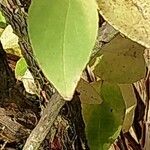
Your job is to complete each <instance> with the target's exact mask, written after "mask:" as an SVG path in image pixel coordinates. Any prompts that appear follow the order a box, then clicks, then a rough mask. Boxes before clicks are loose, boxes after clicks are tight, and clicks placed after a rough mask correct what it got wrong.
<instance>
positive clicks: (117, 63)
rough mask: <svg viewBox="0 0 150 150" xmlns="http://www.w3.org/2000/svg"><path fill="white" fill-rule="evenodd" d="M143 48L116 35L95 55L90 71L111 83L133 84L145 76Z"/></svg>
mask: <svg viewBox="0 0 150 150" xmlns="http://www.w3.org/2000/svg"><path fill="white" fill-rule="evenodd" d="M144 49H145V48H144V47H143V46H141V45H140V44H137V43H136V42H133V41H131V40H130V39H127V38H125V37H122V36H120V35H118V36H117V37H115V38H114V39H113V40H111V42H109V43H108V44H105V45H104V47H102V49H101V50H100V51H99V52H98V53H97V54H96V55H95V57H94V58H93V60H91V62H90V66H91V69H92V70H93V72H94V73H95V75H97V76H99V77H100V78H101V79H103V80H105V81H109V82H113V83H133V82H135V81H138V80H140V79H141V78H143V77H144V76H145V72H146V71H145V70H146V67H145V61H144V57H143V53H144V52H143V51H144Z"/></svg>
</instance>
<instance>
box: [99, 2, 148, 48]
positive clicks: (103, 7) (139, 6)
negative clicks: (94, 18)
mask: <svg viewBox="0 0 150 150" xmlns="http://www.w3.org/2000/svg"><path fill="white" fill-rule="evenodd" d="M97 1H98V4H99V9H100V13H101V15H102V16H103V17H104V19H105V20H106V21H108V22H109V23H110V24H111V25H112V26H113V27H115V28H116V29H118V30H119V31H120V32H122V33H123V34H124V35H126V36H127V37H129V38H131V39H132V40H134V41H136V42H138V43H140V44H142V45H143V46H146V47H147V48H150V0H109V1H107V0H97Z"/></svg>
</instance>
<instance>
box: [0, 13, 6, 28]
mask: <svg viewBox="0 0 150 150" xmlns="http://www.w3.org/2000/svg"><path fill="white" fill-rule="evenodd" d="M5 26H6V20H5V18H4V16H3V15H2V12H1V11H0V28H4V27H5Z"/></svg>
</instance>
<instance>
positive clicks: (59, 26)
mask: <svg viewBox="0 0 150 150" xmlns="http://www.w3.org/2000/svg"><path fill="white" fill-rule="evenodd" d="M28 24H29V27H28V29H29V36H30V39H31V43H32V45H33V49H34V52H35V55H36V57H37V59H38V62H39V64H40V66H41V68H42V69H43V71H44V73H45V75H46V76H47V78H48V79H49V80H50V81H51V82H52V83H53V85H54V86H55V88H56V89H57V90H58V92H59V93H60V94H61V95H62V96H63V98H64V99H66V100H70V99H71V98H72V96H73V93H74V90H75V87H76V86H77V83H78V81H79V79H80V75H81V73H82V71H83V69H84V68H85V66H86V64H87V62H88V61H89V58H90V54H91V51H92V48H93V47H94V44H95V40H96V36H97V30H98V14H97V5H96V2H95V0H63V1H62V0H42V1H41V0H33V3H32V4H31V7H30V10H29V18H28Z"/></svg>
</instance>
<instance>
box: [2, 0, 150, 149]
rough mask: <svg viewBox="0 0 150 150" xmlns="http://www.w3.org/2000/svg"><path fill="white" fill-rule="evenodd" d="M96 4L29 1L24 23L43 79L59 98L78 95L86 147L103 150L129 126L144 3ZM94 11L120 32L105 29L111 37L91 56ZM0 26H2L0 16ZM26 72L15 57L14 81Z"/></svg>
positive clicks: (145, 37)
mask: <svg viewBox="0 0 150 150" xmlns="http://www.w3.org/2000/svg"><path fill="white" fill-rule="evenodd" d="M97 1H98V6H97V5H96V2H95V0H43V1H41V0H33V2H32V4H31V7H30V9H29V16H28V22H27V23H28V32H29V37H30V40H31V44H32V47H33V50H34V54H35V57H36V59H37V61H38V63H39V65H40V66H41V69H42V70H43V72H44V74H45V75H46V77H47V78H48V80H49V81H50V82H51V83H52V84H53V85H54V87H55V88H56V90H57V91H58V92H59V93H60V95H61V96H62V97H63V98H64V100H71V98H72V96H73V94H74V91H75V90H76V91H77V92H78V93H79V97H80V99H81V103H82V104H81V105H82V114H83V118H84V121H85V126H86V135H87V138H88V143H89V146H90V148H91V149H92V150H108V149H109V147H110V145H111V144H112V143H113V142H114V141H115V140H116V139H117V137H118V135H119V133H120V131H121V130H122V131H123V132H128V131H129V129H130V128H131V126H132V122H133V117H134V113H135V107H136V100H135V99H136V98H135V95H134V91H133V87H132V83H134V82H136V81H139V80H140V79H142V78H144V76H145V72H146V66H145V61H144V57H143V53H144V50H145V47H146V48H149V47H150V27H149V26H150V24H149V22H150V20H149V18H150V17H149V16H150V11H149V10H150V9H149V7H150V2H149V1H148V0H145V1H144V2H145V3H144V2H142V0H132V1H131V0H129V1H124V0H116V1H113V0H110V1H109V2H108V1H105V0H97ZM98 7H99V13H100V14H101V15H102V16H103V18H104V19H105V20H106V21H107V22H109V23H110V24H111V25H112V26H113V27H114V28H116V29H117V30H119V32H121V33H122V34H121V33H119V34H118V31H116V30H114V28H113V27H112V26H111V28H112V29H113V34H112V35H109V36H112V37H111V38H113V39H112V40H104V41H103V42H105V43H103V44H101V46H99V45H98V51H97V50H96V51H97V53H94V52H93V47H94V43H95V42H96V36H97V33H98V29H99V27H98V21H99V20H98V12H97V9H98ZM128 8H131V9H128ZM129 19H130V21H129ZM1 22H3V23H6V22H5V20H4V18H3V16H2V14H1V13H0V23H1ZM0 27H1V26H0ZM101 28H102V27H100V31H101ZM112 29H111V30H112ZM3 30H4V31H3V33H2V35H1V37H0V39H1V42H2V45H3V48H4V49H5V50H6V52H7V53H8V52H9V51H8V50H10V49H12V50H13V52H14V53H15V55H18V56H21V54H20V48H19V46H18V37H17V36H16V35H15V34H14V33H13V31H12V28H11V27H10V26H9V25H8V26H7V27H6V28H5V29H3ZM107 32H108V31H106V32H105V33H106V34H109V33H110V32H108V33H107ZM106 34H104V35H103V36H106ZM123 34H124V35H123ZM100 36H102V35H101V33H100ZM98 39H99V38H98ZM106 39H107V38H106ZM101 40H102V39H101ZM98 42H99V41H98ZM100 42H102V41H100ZM90 56H92V57H90ZM21 57H22V56H21ZM86 65H89V70H88V71H87V68H86ZM27 68H28V66H27V64H26V61H25V59H24V58H21V59H20V60H19V61H18V62H17V64H16V68H15V75H16V78H17V79H18V78H20V77H22V76H24V74H25V72H26V71H27ZM85 70H86V71H87V74H86V75H85V77H84V75H83V71H85ZM91 75H92V76H93V79H92V80H91V78H90V76H91ZM89 78H90V79H89ZM33 93H34V92H32V94H33ZM34 94H35V93H34Z"/></svg>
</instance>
